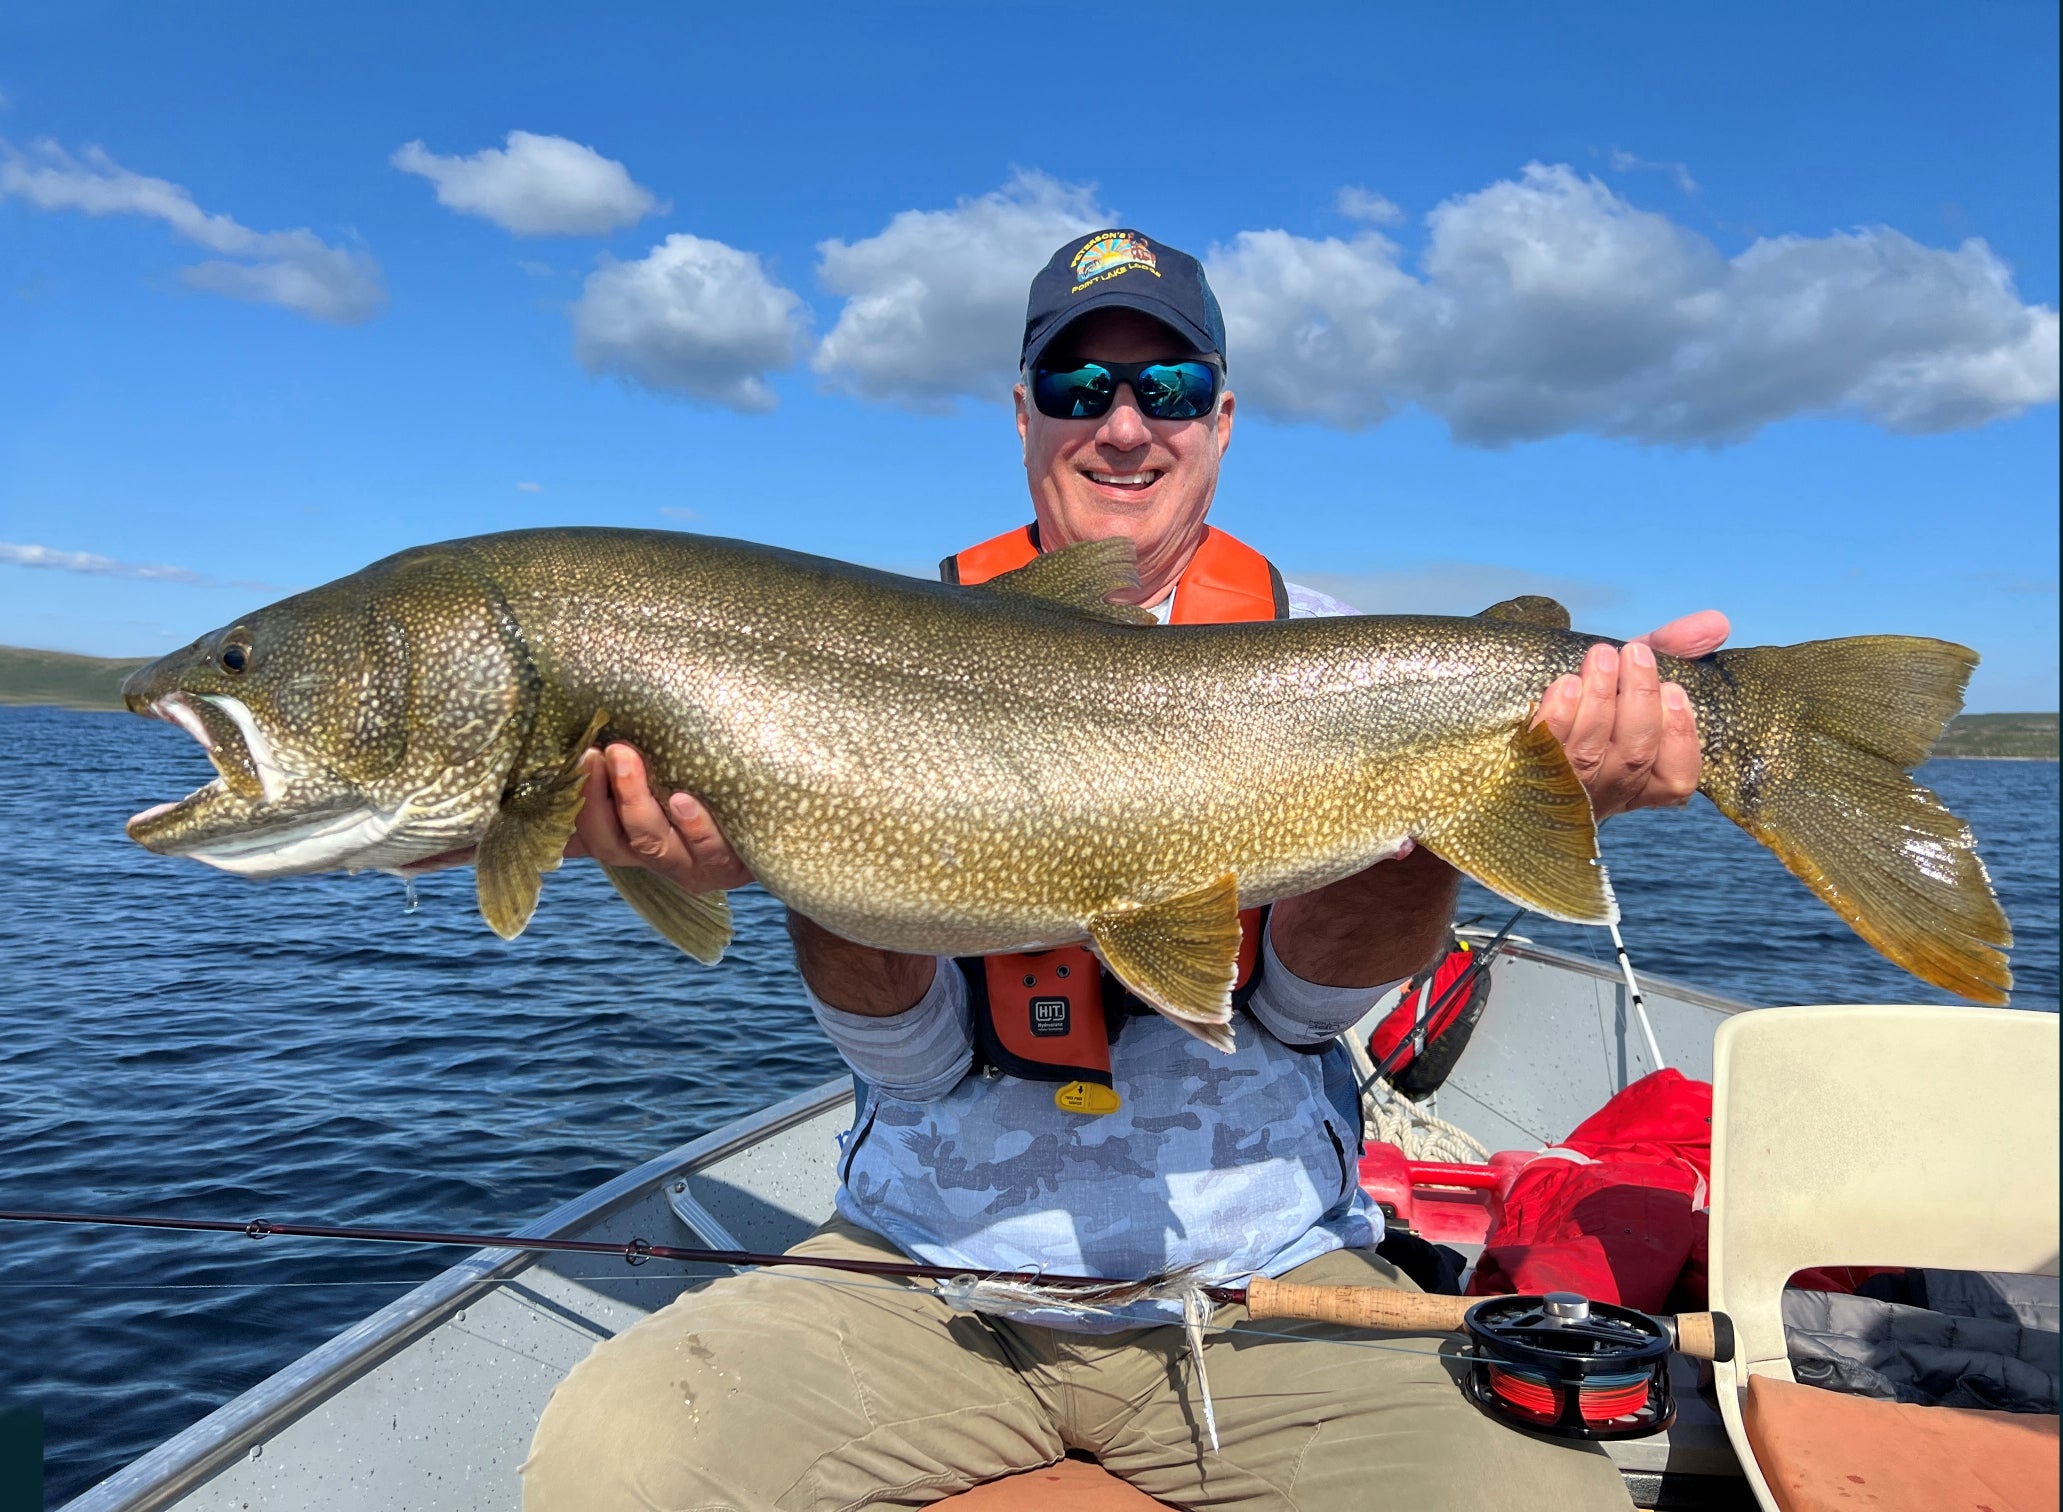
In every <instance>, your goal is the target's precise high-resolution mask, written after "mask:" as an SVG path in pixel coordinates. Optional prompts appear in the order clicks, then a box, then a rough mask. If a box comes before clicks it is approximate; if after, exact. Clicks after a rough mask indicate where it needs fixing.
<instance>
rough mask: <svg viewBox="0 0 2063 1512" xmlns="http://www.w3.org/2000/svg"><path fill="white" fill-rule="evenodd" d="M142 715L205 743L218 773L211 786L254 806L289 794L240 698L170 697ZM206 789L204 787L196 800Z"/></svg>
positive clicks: (269, 744) (262, 734) (139, 817)
mask: <svg viewBox="0 0 2063 1512" xmlns="http://www.w3.org/2000/svg"><path fill="white" fill-rule="evenodd" d="M142 712H143V713H146V714H148V715H150V716H151V717H152V718H154V719H162V720H164V721H165V722H166V723H167V724H174V725H177V726H178V727H179V728H180V729H182V730H184V731H186V733H187V734H189V735H191V736H192V737H193V738H194V739H195V740H197V741H199V742H200V743H201V749H203V750H204V751H206V752H207V754H208V761H209V763H210V764H211V765H212V766H213V767H214V768H215V771H216V772H217V773H218V776H217V777H216V780H215V782H213V783H211V784H209V786H210V787H221V788H224V789H226V790H227V791H229V792H232V793H234V794H236V796H237V797H239V798H244V799H249V800H251V801H252V802H259V801H263V800H266V799H274V798H277V797H279V795H280V793H281V792H282V791H284V789H285V786H286V783H285V780H284V778H283V777H282V776H281V774H280V770H279V763H278V762H277V761H275V760H274V759H273V755H272V742H271V741H269V740H267V739H266V738H265V732H264V731H263V730H260V729H259V728H258V722H257V721H256V720H255V719H253V718H252V717H251V711H250V710H249V709H248V708H246V707H245V705H244V703H243V701H242V700H241V699H235V698H228V697H224V696H222V695H220V694H210V693H203V694H199V695H195V694H191V693H183V692H175V693H166V694H164V695H162V696H161V697H158V698H155V699H152V700H151V701H150V703H149V704H147V705H145V707H144V709H143V710H142ZM206 791H207V788H203V789H201V790H200V792H196V793H194V794H193V795H192V797H196V798H197V797H199V796H200V793H202V792H206ZM176 806H177V805H174V807H176ZM158 812H160V810H159V809H150V810H146V811H145V812H144V813H142V814H138V815H137V816H136V818H135V819H132V820H130V821H129V822H130V823H131V824H135V823H138V822H139V821H141V820H143V819H145V818H147V817H149V816H150V815H152V814H156V813H158Z"/></svg>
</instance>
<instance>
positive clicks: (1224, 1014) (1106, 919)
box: [1089, 872, 1239, 1051]
mask: <svg viewBox="0 0 2063 1512" xmlns="http://www.w3.org/2000/svg"><path fill="white" fill-rule="evenodd" d="M1089 938H1090V939H1091V940H1092V941H1094V942H1095V945H1096V953H1097V954H1098V955H1100V956H1101V957H1103V964H1104V965H1106V966H1108V967H1109V968H1110V970H1111V973H1112V974H1113V975H1114V976H1116V978H1117V979H1118V980H1119V981H1120V982H1123V983H1124V984H1125V986H1127V987H1129V988H1130V989H1131V990H1132V991H1133V992H1134V993H1136V994H1137V995H1138V996H1139V997H1141V998H1143V999H1144V1000H1145V1001H1147V1002H1149V1003H1151V1004H1153V1006H1154V1007H1156V1008H1158V1009H1159V1010H1160V1011H1161V1012H1162V1013H1164V1014H1166V1015H1167V1016H1168V1017H1169V1018H1171V1019H1173V1020H1174V1021H1175V1022H1176V1023H1178V1024H1180V1025H1181V1026H1182V1027H1183V1028H1184V1029H1187V1030H1188V1031H1189V1032H1190V1033H1191V1034H1193V1035H1195V1036H1196V1037H1197V1038H1198V1039H1200V1040H1202V1041H1203V1042H1204V1043H1205V1044H1207V1045H1209V1046H1211V1047H1212V1048H1213V1049H1216V1050H1224V1051H1230V1050H1231V1049H1232V984H1233V982H1234V980H1235V979H1236V978H1237V976H1238V972H1239V884H1238V880H1237V879H1236V878H1235V877H1234V876H1233V875H1232V873H1231V872H1226V873H1225V875H1224V876H1222V877H1220V878H1218V880H1217V881H1215V882H1213V883H1211V884H1210V885H1209V886H1208V887H1203V888H1199V889H1197V890H1196V891H1195V892H1192V893H1184V894H1183V895H1182V896H1181V897H1179V898H1170V899H1168V900H1167V901H1166V902H1165V903H1149V904H1147V905H1146V906H1145V907H1143V908H1113V909H1111V910H1110V911H1109V912H1107V913H1100V914H1097V915H1096V916H1095V917H1094V918H1092V919H1090V920H1089Z"/></svg>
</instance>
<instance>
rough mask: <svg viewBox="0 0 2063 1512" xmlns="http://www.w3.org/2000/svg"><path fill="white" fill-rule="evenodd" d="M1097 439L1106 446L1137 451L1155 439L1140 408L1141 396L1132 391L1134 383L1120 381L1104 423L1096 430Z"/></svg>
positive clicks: (1104, 417)
mask: <svg viewBox="0 0 2063 1512" xmlns="http://www.w3.org/2000/svg"><path fill="white" fill-rule="evenodd" d="M1096 439H1097V440H1098V441H1100V442H1102V443H1103V444H1104V445H1105V446H1111V447H1115V448H1117V449H1118V450H1119V451H1136V450H1138V449H1139V448H1140V447H1142V446H1146V445H1149V444H1151V443H1152V441H1153V432H1152V431H1150V430H1148V429H1147V428H1146V416H1145V415H1144V414H1142V413H1141V412H1140V410H1139V396H1138V395H1137V394H1135V393H1133V392H1132V385H1131V384H1129V383H1120V384H1119V385H1118V386H1117V394H1116V396H1115V397H1114V398H1113V399H1112V400H1111V401H1110V409H1109V410H1108V412H1106V413H1105V415H1104V416H1103V425H1102V427H1101V428H1100V429H1099V430H1098V431H1097V432H1096Z"/></svg>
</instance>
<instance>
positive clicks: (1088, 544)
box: [978, 536, 1157, 625]
mask: <svg viewBox="0 0 2063 1512" xmlns="http://www.w3.org/2000/svg"><path fill="white" fill-rule="evenodd" d="M1138 586H1139V563H1138V558H1137V557H1136V556H1135V555H1134V551H1133V547H1132V543H1131V542H1130V541H1129V540H1127V539H1125V538H1124V537H1123V536H1113V537H1111V538H1110V539H1109V540H1107V541H1082V542H1080V543H1078V544H1076V545H1073V546H1063V547H1061V548H1060V549H1059V550H1058V551H1048V552H1045V553H1044V554H1042V555H1040V556H1037V557H1034V558H1033V559H1032V560H1031V561H1029V562H1027V563H1026V564H1025V565H1024V566H1022V567H1019V568H1017V569H1015V570H1014V571H1011V572H1003V573H998V574H997V575H996V576H995V577H992V578H990V579H989V580H988V581H987V582H985V583H982V584H979V585H978V587H979V589H980V591H981V592H984V593H1000V594H1003V595H1006V596H1014V597H1018V598H1035V599H1038V600H1040V601H1041V602H1043V603H1048V604H1052V605H1054V606H1055V607H1056V608H1061V609H1072V610H1074V611H1075V613H1077V614H1086V615H1089V616H1091V617H1092V618H1095V619H1100V620H1109V621H1111V622H1112V623H1113V624H1119V625H1151V624H1155V623H1157V621H1156V620H1155V619H1154V614H1153V611H1152V610H1151V609H1141V608H1139V607H1138V606H1137V605H1135V604H1113V603H1111V602H1110V596H1111V595H1112V594H1114V593H1123V592H1124V591H1125V590H1126V589H1128V588H1137V587H1138Z"/></svg>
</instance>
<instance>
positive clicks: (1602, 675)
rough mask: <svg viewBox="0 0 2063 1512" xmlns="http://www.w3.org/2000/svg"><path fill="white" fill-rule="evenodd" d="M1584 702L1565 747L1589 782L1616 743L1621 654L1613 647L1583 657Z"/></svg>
mask: <svg viewBox="0 0 2063 1512" xmlns="http://www.w3.org/2000/svg"><path fill="white" fill-rule="evenodd" d="M1582 679H1583V682H1582V690H1583V691H1582V701H1581V703H1580V704H1579V705H1578V706H1577V709H1576V716H1575V719H1574V720H1573V721H1572V722H1571V724H1570V727H1569V733H1568V734H1566V735H1564V736H1563V737H1562V748H1563V749H1564V750H1565V751H1567V752H1568V753H1569V764H1570V765H1571V766H1573V767H1574V768H1575V769H1576V775H1577V776H1579V777H1581V778H1583V779H1585V781H1586V782H1587V781H1588V780H1589V778H1590V775H1591V774H1592V773H1593V772H1595V771H1596V770H1597V767H1598V763H1599V762H1601V761H1603V760H1604V754H1605V752H1606V750H1608V749H1609V748H1610V746H1611V744H1612V720H1613V716H1614V708H1613V706H1614V705H1615V704H1617V703H1618V701H1619V653H1618V652H1617V651H1616V650H1614V649H1613V648H1612V647H1610V646H1592V647H1591V648H1590V650H1589V652H1588V653H1587V654H1586V655H1585V656H1584V658H1583V673H1582Z"/></svg>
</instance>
